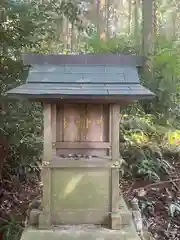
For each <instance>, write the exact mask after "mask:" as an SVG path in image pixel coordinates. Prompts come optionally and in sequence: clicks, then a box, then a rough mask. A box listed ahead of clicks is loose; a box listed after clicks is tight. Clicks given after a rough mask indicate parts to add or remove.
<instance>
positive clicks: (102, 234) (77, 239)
mask: <svg viewBox="0 0 180 240" xmlns="http://www.w3.org/2000/svg"><path fill="white" fill-rule="evenodd" d="M21 240H140V238H139V236H138V234H137V232H136V230H135V228H134V226H133V225H132V226H123V227H122V228H121V230H111V229H106V228H103V227H99V226H94V225H76V226H72V225H71V226H70V225H68V226H66V225H65V226H59V227H54V228H53V229H51V230H38V229H32V228H27V229H25V230H24V232H23V234H22V237H21Z"/></svg>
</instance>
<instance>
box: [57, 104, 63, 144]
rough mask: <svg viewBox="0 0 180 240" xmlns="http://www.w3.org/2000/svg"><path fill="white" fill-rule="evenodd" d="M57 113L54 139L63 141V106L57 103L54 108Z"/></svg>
mask: <svg viewBox="0 0 180 240" xmlns="http://www.w3.org/2000/svg"><path fill="white" fill-rule="evenodd" d="M56 115H57V123H56V139H57V141H58V142H62V141H63V135H64V123H63V119H64V106H63V105H58V107H57V110H56Z"/></svg>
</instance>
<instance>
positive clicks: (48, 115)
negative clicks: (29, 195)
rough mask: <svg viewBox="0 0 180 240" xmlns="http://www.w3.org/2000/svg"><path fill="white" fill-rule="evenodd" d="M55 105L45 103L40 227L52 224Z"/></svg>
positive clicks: (47, 226)
mask: <svg viewBox="0 0 180 240" xmlns="http://www.w3.org/2000/svg"><path fill="white" fill-rule="evenodd" d="M54 112H55V107H54V106H51V104H45V105H44V146H43V147H44V149H43V169H42V182H43V186H44V188H43V198H42V207H43V212H42V214H41V215H40V217H39V227H40V228H45V229H46V228H49V227H50V225H51V169H50V167H48V164H49V162H50V161H52V157H53V145H52V142H53V138H54V137H55V136H56V135H55V133H54V128H55V126H53V123H54V117H55V116H54V117H52V116H53V115H54Z"/></svg>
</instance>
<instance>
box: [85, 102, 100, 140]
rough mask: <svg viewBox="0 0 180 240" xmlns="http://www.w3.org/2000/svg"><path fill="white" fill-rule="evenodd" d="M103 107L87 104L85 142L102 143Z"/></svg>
mask: <svg viewBox="0 0 180 240" xmlns="http://www.w3.org/2000/svg"><path fill="white" fill-rule="evenodd" d="M103 130H104V128H103V105H102V104H98V105H97V104H87V114H86V141H90V142H91V141H95V142H96V141H98V142H102V141H103Z"/></svg>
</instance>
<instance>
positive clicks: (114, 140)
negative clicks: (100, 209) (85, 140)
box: [110, 104, 121, 229]
mask: <svg viewBox="0 0 180 240" xmlns="http://www.w3.org/2000/svg"><path fill="white" fill-rule="evenodd" d="M110 114H111V117H110V119H111V130H110V132H111V155H112V161H113V162H114V163H115V164H114V165H113V167H112V170H111V196H112V199H111V228H112V229H120V223H121V219H120V215H119V209H118V203H119V119H120V116H119V115H120V106H119V105H116V104H113V105H111V107H110Z"/></svg>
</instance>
